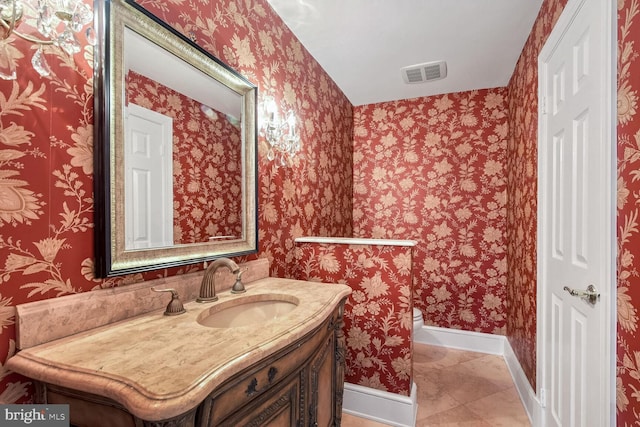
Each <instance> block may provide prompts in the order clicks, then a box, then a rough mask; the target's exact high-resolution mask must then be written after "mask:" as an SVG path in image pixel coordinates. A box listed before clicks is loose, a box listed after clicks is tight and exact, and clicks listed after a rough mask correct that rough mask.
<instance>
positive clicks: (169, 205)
mask: <svg viewBox="0 0 640 427" xmlns="http://www.w3.org/2000/svg"><path fill="white" fill-rule="evenodd" d="M125 135H126V137H125V156H124V158H125V165H124V167H125V177H124V182H125V204H124V206H125V249H127V250H130V249H146V248H157V247H165V246H172V245H173V154H172V140H173V119H172V118H171V117H168V116H165V115H164V114H160V113H157V112H155V111H152V110H148V109H146V108H143V107H140V106H139V105H135V104H132V103H129V105H128V106H127V107H126V119H125Z"/></svg>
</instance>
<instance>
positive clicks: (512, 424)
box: [465, 387, 531, 427]
mask: <svg viewBox="0 0 640 427" xmlns="http://www.w3.org/2000/svg"><path fill="white" fill-rule="evenodd" d="M465 406H466V407H467V408H469V410H471V412H473V413H474V414H476V415H478V416H479V417H481V418H482V419H483V420H485V421H487V422H488V423H490V424H491V425H492V426H495V427H503V426H504V427H519V426H522V427H525V426H530V425H531V424H530V423H529V418H528V417H527V415H526V413H525V410H524V407H523V406H522V402H521V401H520V397H519V396H518V392H517V391H516V389H515V388H514V387H512V388H510V389H507V390H503V391H501V392H498V393H496V394H493V395H491V396H487V397H485V398H483V399H479V400H476V401H475V402H470V403H467V404H466V405H465Z"/></svg>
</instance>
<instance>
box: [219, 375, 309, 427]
mask: <svg viewBox="0 0 640 427" xmlns="http://www.w3.org/2000/svg"><path fill="white" fill-rule="evenodd" d="M300 398H301V388H300V375H299V374H298V375H294V376H293V377H291V378H289V379H287V380H286V381H283V384H281V385H278V386H277V387H275V388H274V389H273V390H272V391H271V392H270V393H268V394H265V395H264V396H262V398H260V399H258V400H256V401H255V402H253V403H252V404H251V405H249V406H247V407H246V408H242V410H240V411H238V412H237V413H235V414H233V415H231V417H229V418H227V419H226V420H224V421H223V422H221V423H220V425H219V426H220V427H267V426H268V427H291V426H298V425H301V424H300V422H299V421H300V413H299V410H300V408H299V402H300ZM215 425H217V424H215Z"/></svg>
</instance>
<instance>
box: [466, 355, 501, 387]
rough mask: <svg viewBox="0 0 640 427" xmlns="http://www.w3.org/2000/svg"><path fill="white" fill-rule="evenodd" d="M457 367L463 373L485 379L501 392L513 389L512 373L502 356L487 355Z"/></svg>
mask: <svg viewBox="0 0 640 427" xmlns="http://www.w3.org/2000/svg"><path fill="white" fill-rule="evenodd" d="M457 366H458V367H459V368H460V370H461V371H462V372H469V373H472V374H473V375H474V376H476V377H478V378H483V379H485V380H487V381H489V382H491V383H493V384H495V385H497V386H498V387H500V389H501V390H504V389H507V388H510V387H513V379H512V378H511V373H509V369H508V368H507V365H506V363H505V362H504V359H503V358H502V356H496V355H492V354H487V355H484V356H483V357H479V358H477V359H473V360H469V361H467V362H463V363H460V364H459V365H457Z"/></svg>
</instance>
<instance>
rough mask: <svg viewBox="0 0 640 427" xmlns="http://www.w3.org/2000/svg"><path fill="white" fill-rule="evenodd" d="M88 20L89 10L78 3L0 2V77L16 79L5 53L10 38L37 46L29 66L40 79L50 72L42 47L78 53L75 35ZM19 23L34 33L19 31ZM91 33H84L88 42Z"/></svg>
mask: <svg viewBox="0 0 640 427" xmlns="http://www.w3.org/2000/svg"><path fill="white" fill-rule="evenodd" d="M92 20H93V13H92V11H91V8H90V7H89V6H87V5H86V4H84V3H83V2H82V1H81V0H0V78H2V79H5V80H14V79H15V78H16V69H15V62H14V61H12V60H11V56H10V51H9V41H10V40H9V38H10V37H11V36H15V37H17V38H20V39H22V40H26V41H27V42H30V43H33V44H36V45H38V48H37V49H36V51H35V53H34V54H33V57H32V58H31V64H32V65H33V68H34V69H35V70H36V71H37V72H38V73H39V74H40V75H41V76H48V75H49V73H50V70H49V65H48V64H47V62H46V60H45V57H44V49H43V47H44V46H49V45H53V46H57V47H59V48H61V49H62V50H64V51H65V52H66V53H67V54H69V55H74V54H76V53H78V52H80V43H79V42H78V39H77V38H76V33H78V32H80V31H82V29H83V28H84V27H85V26H86V25H87V24H88V23H89V22H91V21H92ZM21 23H25V24H26V25H29V26H33V27H34V28H35V29H36V30H37V33H36V34H35V35H32V34H27V33H24V32H22V31H19V30H18V26H20V24H21ZM92 31H93V29H91V28H90V29H88V30H87V38H88V39H89V41H91V39H92ZM2 57H4V58H5V59H4V60H2Z"/></svg>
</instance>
